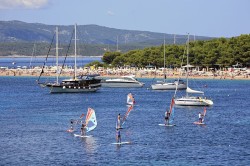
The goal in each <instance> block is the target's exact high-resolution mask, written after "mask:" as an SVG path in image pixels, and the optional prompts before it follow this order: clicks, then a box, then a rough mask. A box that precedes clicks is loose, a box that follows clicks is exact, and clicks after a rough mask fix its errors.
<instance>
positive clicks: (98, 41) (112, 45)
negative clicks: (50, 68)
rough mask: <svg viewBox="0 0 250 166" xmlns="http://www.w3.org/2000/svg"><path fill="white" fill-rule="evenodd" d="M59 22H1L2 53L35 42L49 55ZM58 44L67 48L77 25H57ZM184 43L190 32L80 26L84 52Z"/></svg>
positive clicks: (21, 50) (22, 51)
mask: <svg viewBox="0 0 250 166" xmlns="http://www.w3.org/2000/svg"><path fill="white" fill-rule="evenodd" d="M56 26H57V25H46V24H40V23H26V22H21V21H0V56H7V55H30V54H31V53H32V49H33V45H34V43H35V44H36V45H37V46H36V53H37V55H46V54H47V51H48V47H49V43H50V42H51V40H52V37H53V34H54V32H55V28H56ZM57 27H58V29H59V43H60V46H61V47H64V48H65V49H64V50H67V45H68V44H69V41H70V39H71V36H72V33H73V30H74V25H68V26H63V25H58V26H57ZM164 35H165V39H166V44H174V38H175V39H176V40H175V41H176V44H183V43H185V42H186V40H187V35H173V34H163V33H156V32H148V31H135V30H122V29H115V28H108V27H104V26H98V25H78V26H77V38H78V46H79V49H81V50H83V51H82V53H80V54H81V55H86V56H96V55H103V53H104V52H105V51H107V50H110V51H115V50H117V43H118V49H119V50H120V51H121V52H127V51H129V50H134V49H143V48H145V47H150V46H158V45H161V44H163V39H164ZM195 39H196V40H209V39H212V38H210V37H204V36H196V37H195Z"/></svg>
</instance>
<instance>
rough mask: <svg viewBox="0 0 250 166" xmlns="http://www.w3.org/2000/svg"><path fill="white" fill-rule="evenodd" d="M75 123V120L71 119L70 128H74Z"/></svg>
mask: <svg viewBox="0 0 250 166" xmlns="http://www.w3.org/2000/svg"><path fill="white" fill-rule="evenodd" d="M73 125H74V120H73V119H71V120H70V130H74V127H73Z"/></svg>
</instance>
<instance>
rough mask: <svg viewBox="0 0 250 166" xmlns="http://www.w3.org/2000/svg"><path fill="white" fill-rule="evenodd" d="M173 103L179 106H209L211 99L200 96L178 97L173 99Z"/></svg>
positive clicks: (211, 103) (211, 102)
mask: <svg viewBox="0 0 250 166" xmlns="http://www.w3.org/2000/svg"><path fill="white" fill-rule="evenodd" d="M175 105H179V106H211V105H213V101H212V100H209V99H200V98H187V97H183V98H179V99H175Z"/></svg>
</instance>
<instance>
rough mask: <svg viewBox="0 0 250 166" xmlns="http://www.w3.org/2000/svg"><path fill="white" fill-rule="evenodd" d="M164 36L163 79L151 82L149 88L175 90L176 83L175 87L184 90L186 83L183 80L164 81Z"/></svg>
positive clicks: (165, 76)
mask: <svg viewBox="0 0 250 166" xmlns="http://www.w3.org/2000/svg"><path fill="white" fill-rule="evenodd" d="M165 45H166V44H165V38H164V68H163V72H164V80H163V81H157V83H155V84H152V85H151V88H152V89H153V90H175V89H176V85H177V89H178V90H185V89H186V88H187V86H186V84H185V83H184V81H181V80H180V81H174V82H166V78H167V75H166V66H165V65H166V49H165Z"/></svg>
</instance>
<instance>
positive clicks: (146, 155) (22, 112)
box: [0, 77, 250, 166]
mask: <svg viewBox="0 0 250 166" xmlns="http://www.w3.org/2000/svg"><path fill="white" fill-rule="evenodd" d="M36 79H37V78H35V77H0V122H1V130H0V165H234V166H236V165H250V139H249V138H250V129H249V127H250V109H249V108H250V102H249V101H250V100H249V92H250V81H245V80H197V81H198V82H199V84H200V85H201V86H200V87H202V86H203V85H207V88H205V89H202V90H204V91H205V94H206V95H207V96H210V97H211V98H212V99H213V101H214V106H212V107H208V108H207V115H206V118H205V122H206V125H205V126H197V125H194V124H193V122H194V121H197V119H198V112H200V111H203V108H201V107H187V108H186V107H175V124H176V126H175V127H170V128H167V127H161V126H159V125H158V124H159V123H164V112H165V110H166V109H167V108H168V107H169V105H170V101H171V97H172V96H173V91H152V90H148V89H147V88H148V87H149V86H150V84H151V83H152V79H139V80H140V81H142V82H144V83H145V87H143V88H131V89H125V88H116V89H115V88H101V89H100V91H98V92H96V93H83V94H49V91H48V89H45V88H41V87H39V86H38V85H37V84H36V82H35V80H36ZM190 84H191V85H190V86H191V87H192V83H190ZM129 92H131V93H133V94H134V97H135V100H136V106H135V108H134V109H133V111H132V112H131V113H130V115H129V117H128V120H127V121H126V123H125V125H124V129H123V130H122V131H121V134H122V141H131V144H129V145H122V146H116V145H111V143H113V142H115V141H116V140H115V123H116V118H117V115H118V113H121V114H122V115H123V114H125V112H126V110H127V106H126V95H127V94H128V93H129ZM177 94H179V93H177ZM88 107H92V108H93V109H94V110H95V111H96V116H97V121H98V126H97V128H96V129H95V130H93V131H92V132H90V133H89V134H90V135H92V137H90V138H77V137H74V136H73V135H72V134H71V133H68V132H66V130H67V129H68V128H69V123H70V119H77V118H78V117H79V116H80V115H81V114H82V113H85V114H86V112H87V108H88ZM79 130H80V126H77V131H76V133H79V132H80V131H79Z"/></svg>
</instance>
